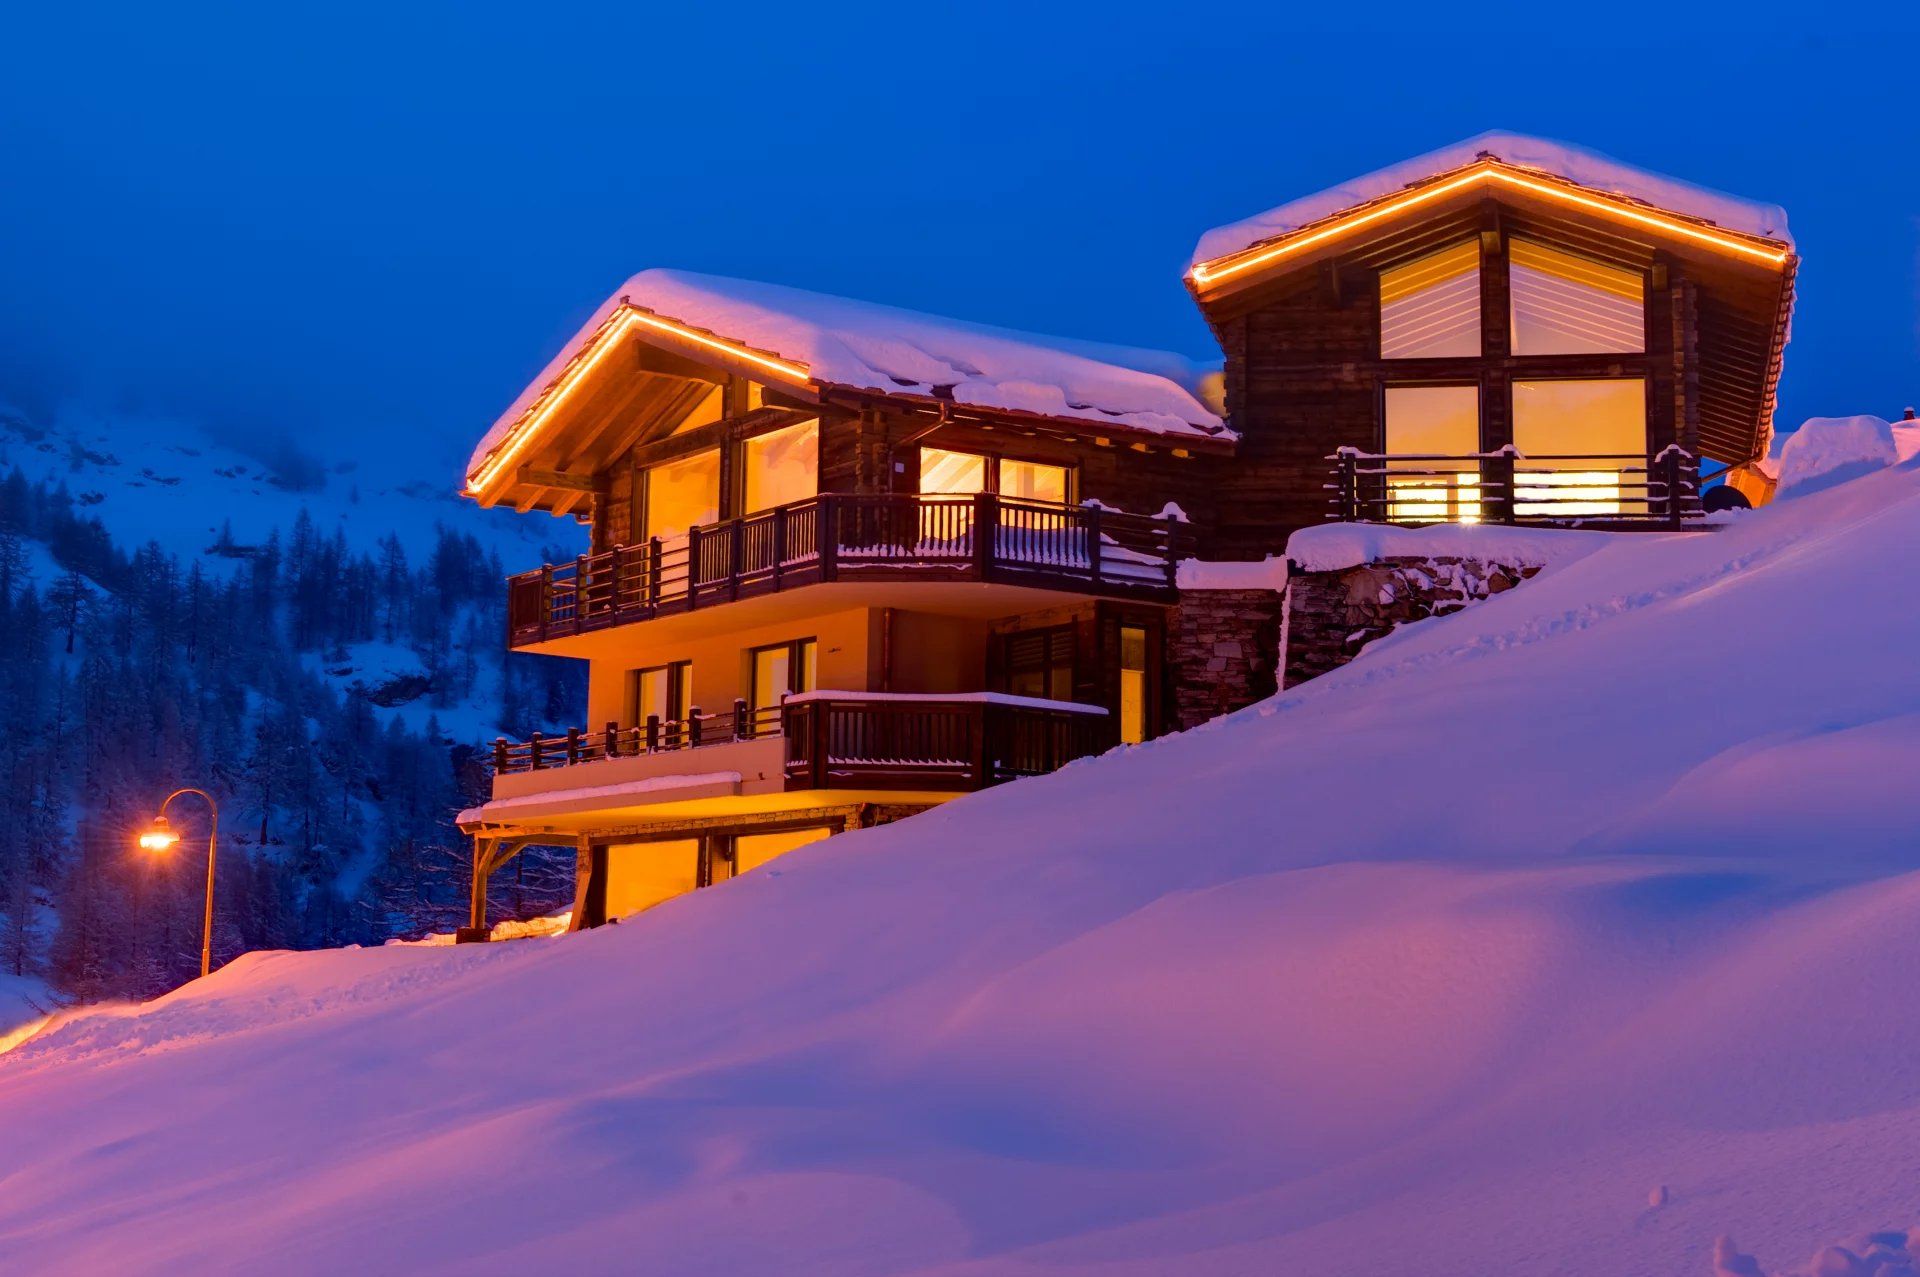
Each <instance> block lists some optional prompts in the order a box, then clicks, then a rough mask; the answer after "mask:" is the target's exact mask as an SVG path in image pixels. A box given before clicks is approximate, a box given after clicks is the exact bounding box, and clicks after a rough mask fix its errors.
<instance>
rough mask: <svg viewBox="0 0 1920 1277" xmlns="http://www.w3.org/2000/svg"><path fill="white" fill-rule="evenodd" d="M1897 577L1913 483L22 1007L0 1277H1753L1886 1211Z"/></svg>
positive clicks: (1602, 562)
mask: <svg viewBox="0 0 1920 1277" xmlns="http://www.w3.org/2000/svg"><path fill="white" fill-rule="evenodd" d="M1916 544H1920V461H1914V462H1907V463H1904V464H1902V465H1901V466H1899V467H1897V468H1894V469H1890V470H1886V471H1883V472H1880V473H1876V474H1872V475H1869V476H1867V477H1864V478H1860V479H1856V480H1853V481H1851V482H1846V483H1843V484H1840V485H1838V486H1833V487H1827V488H1821V487H1819V486H1818V485H1813V486H1811V487H1810V488H1809V489H1808V490H1806V491H1805V494H1804V495H1798V494H1796V495H1793V496H1790V497H1789V498H1787V499H1785V500H1782V501H1780V502H1777V503H1776V504H1775V505H1773V506H1772V507H1769V508H1768V509H1766V510H1763V511H1760V512H1757V513H1755V514H1753V515H1750V516H1745V517H1742V518H1739V519H1736V520H1733V521H1732V522H1730V523H1729V524H1727V525H1726V526H1724V527H1721V528H1720V529H1719V530H1717V531H1715V532H1713V533H1711V534H1704V535H1697V536H1689V537H1670V536H1644V537H1616V538H1612V539H1611V540H1610V541H1609V542H1608V543H1606V544H1604V545H1601V546H1599V547H1597V548H1594V549H1592V550H1591V552H1589V553H1586V554H1584V555H1581V556H1579V557H1577V558H1572V559H1570V560H1568V561H1563V562H1559V563H1555V564H1553V565H1551V566H1549V567H1548V568H1547V569H1546V570H1545V571H1543V572H1542V573H1541V574H1540V575H1539V576H1538V577H1536V578H1535V579H1534V580H1532V581H1530V582H1529V583H1528V584H1526V585H1525V586H1523V587H1522V588H1520V589H1517V590H1513V591H1509V592H1507V593H1505V594H1502V595H1499V596H1496V597H1495V598H1493V599H1491V600H1489V601H1487V602H1486V603H1484V604H1481V605H1479V606H1476V607H1475V608H1472V609H1470V610H1467V611H1464V612H1462V613H1459V614H1458V615H1456V616H1453V617H1450V618H1448V619H1445V620H1441V621H1434V622H1430V623H1424V624H1421V625H1417V626H1411V627H1406V628H1404V629H1402V630H1401V631H1399V632H1398V633H1396V634H1395V635H1394V636H1392V637H1390V638H1388V639H1385V640H1383V641H1381V642H1379V643H1377V644H1374V645H1373V646H1371V647H1370V648H1369V649H1368V650H1367V651H1366V652H1365V653H1364V654H1363V655H1362V656H1361V657H1360V659H1358V660H1357V661H1355V662H1354V663H1353V664H1352V665H1350V666H1347V667H1346V668H1344V669H1342V670H1340V671H1338V672H1336V673H1334V674H1331V675H1328V676H1326V677H1325V678H1323V679H1320V680H1317V681H1315V682H1313V683H1310V684H1307V685H1306V686H1304V687H1302V688H1299V689H1296V690H1294V691H1292V692H1288V693H1286V694H1283V695H1282V696H1280V697H1278V698H1276V699H1275V700H1273V701H1271V702H1268V703H1266V704H1264V705H1261V706H1257V707H1255V708H1253V709H1251V710H1248V711H1244V712H1242V713H1239V714H1236V715H1234V716H1232V717H1230V718H1228V719H1225V720H1221V721H1219V722H1217V723H1214V724H1211V725H1209V726H1206V727H1203V728H1201V729H1199V730H1196V731H1193V732H1189V733H1187V734H1185V735H1183V736H1179V737H1174V738H1169V739H1165V740H1161V741H1158V742H1154V743H1152V744H1149V745H1146V746H1143V747H1138V748H1134V749H1131V750H1126V751H1122V752H1119V753H1116V754H1115V755H1112V756H1109V757H1107V758H1104V759H1100V760H1095V761H1091V762H1085V763H1079V764H1075V765H1073V766H1070V767H1068V768H1066V769H1065V770H1064V771H1062V772H1060V773H1059V774H1057V775H1055V776H1051V777H1046V778H1042V779H1039V780H1034V781H1028V782H1021V783H1019V784H1015V785H1011V786H1008V787H1005V788H1003V789H1000V790H998V791H994V792H990V793H987V794H983V795H979V796H977V797H973V798H968V799H965V800H962V801H959V802H956V803H954V804H951V805H950V806H948V807H945V808H943V809H941V810H939V811H936V812H933V813H931V814H929V815H927V816H924V817H920V818H917V819H915V820H912V821H909V822H906V823H903V824H900V825H896V826H892V827H889V828H885V829H880V830H875V831H871V832H867V833H861V834H854V835H850V836H847V837H844V838H837V839H833V840H830V841H828V842H825V843H822V844H817V845H814V846H811V847H808V848H806V849H804V850H802V851H800V852H797V853H794V854H793V855H792V856H791V857H789V858H787V859H785V860H782V861H780V862H777V863H775V864H774V865H772V866H769V867H768V868H766V869H763V870H760V871H756V872H755V873H753V874H749V875H747V876H745V877H743V878H740V879H737V880H735V881H732V882H729V883H726V884H724V885H722V886H720V887H717V888H714V889H712V890H708V891H703V892H699V893H696V894H694V895H692V896H687V897H683V898H681V899H678V900H674V901H670V902H668V903H667V904H665V905H663V906H661V907H659V908H657V909H654V910H651V911H649V912H647V913H646V914H644V915H642V916H640V917H639V918H637V919H635V920H634V921H632V922H630V923H628V924H626V925H622V926H617V927H611V928H604V929H602V930H599V931H596V932H590V933H586V934H583V935H577V936H568V937H563V938H559V939H535V940H526V941H520V942H516V943H511V944H502V945H494V946H465V947H460V948H444V947H403V946H394V947H390V948H386V949H381V950H377V951H352V952H332V953H320V954H306V955H289V954H255V955H250V956H248V957H246V958H243V959H241V960H239V961H238V962H235V963H234V964H233V965H232V966H230V967H228V968H227V969H225V970H223V971H221V972H218V973H216V974H215V975H214V976H213V978H211V979H209V980H206V981H201V982H198V983H196V984H195V985H191V986H188V987H187V988H185V989H183V990H181V991H179V992H177V993H175V994H173V995H171V996H169V997H167V998H164V999H162V1000H160V1001H159V1002H157V1003H154V1004H151V1005H149V1006H146V1007H143V1008H139V1009H137V1010H132V1011H127V1010H121V1011H115V1012H108V1013H102V1014H98V1015H94V1016H81V1017H76V1018H71V1019H69V1020H67V1021H66V1022H64V1023H62V1024H59V1025H57V1026H56V1027H53V1028H51V1029H49V1030H47V1031H46V1032H44V1033H42V1034H41V1035H40V1036H39V1037H37V1038H35V1039H33V1040H31V1041H30V1042H28V1043H27V1044H26V1045H24V1046H22V1047H20V1048H18V1049H16V1050H14V1051H13V1052H11V1053H10V1054H7V1055H5V1056H0V1131H4V1132H5V1139H4V1140H0V1264H3V1265H4V1267H5V1268H6V1270H7V1271H8V1272H56V1271H59V1272H77V1271H107V1270H111V1271H115V1272H186V1271H195V1272H210V1271H211V1272H240V1271H275V1272H282V1273H323V1272H339V1271H377V1272H400V1271H404V1272H455V1271H472V1270H474V1269H476V1268H481V1267H484V1268H486V1269H488V1270H490V1271H512V1270H514V1269H517V1268H521V1267H526V1268H535V1267H538V1268H542V1269H545V1268H548V1267H551V1266H552V1265H554V1264H555V1263H562V1264H564V1265H565V1266H567V1267H568V1268H570V1269H573V1270H577V1271H586V1272H613V1271H622V1272H629V1271H630V1272H648V1273H672V1274H688V1273H691V1274H706V1273H712V1274H737V1273H747V1272H752V1273H817V1274H836V1275H843V1274H852V1275H858V1274H875V1273H916V1274H942V1275H943V1277H958V1275H959V1274H968V1275H972V1274H984V1273H995V1274H1018V1275H1032V1277H1038V1274H1042V1273H1044V1274H1049V1275H1050V1277H1051V1275H1053V1274H1059V1273H1066V1272H1072V1273H1097V1274H1102V1275H1105V1277H1120V1275H1123V1274H1124V1275H1126V1277H1134V1275H1143V1274H1165V1273H1181V1274H1195V1273H1197V1274H1273V1273H1287V1274H1294V1273H1299V1274H1308V1273H1316V1274H1317V1273H1361V1272H1364V1273H1367V1274H1370V1275H1372V1274H1395V1275H1397V1274H1408V1275H1409V1277H1412V1275H1414V1274H1417V1275H1418V1277H1467V1275H1469V1274H1471V1275H1472V1277H1483V1275H1484V1274H1488V1273H1502V1274H1505V1273H1512V1274H1528V1275H1530V1274H1536V1273H1538V1274H1547V1273H1552V1274H1557V1275H1563V1277H1636V1275H1645V1277H1686V1275H1688V1274H1699V1275H1701V1277H1706V1275H1707V1274H1709V1273H1711V1272H1712V1265H1713V1254H1714V1247H1715V1241H1716V1239H1717V1238H1718V1237H1720V1236H1721V1235H1723V1234H1726V1235H1731V1236H1732V1237H1734V1238H1737V1240H1738V1248H1739V1249H1738V1250H1737V1251H1735V1250H1733V1249H1731V1248H1729V1249H1727V1250H1726V1251H1725V1252H1724V1254H1726V1255H1727V1256H1735V1257H1737V1256H1738V1255H1740V1254H1751V1255H1757V1256H1759V1257H1760V1259H1761V1260H1762V1261H1763V1263H1762V1264H1761V1265H1760V1267H1761V1268H1763V1269H1764V1270H1765V1271H1774V1270H1779V1269H1786V1268H1790V1267H1791V1268H1799V1269H1804V1268H1805V1267H1806V1265H1807V1263H1808V1260H1807V1257H1808V1256H1810V1255H1813V1254H1814V1253H1815V1252H1816V1250H1818V1249H1819V1248H1820V1247H1821V1246H1824V1245H1826V1244H1828V1243H1830V1242H1832V1241H1833V1240H1834V1239H1837V1238H1846V1237H1850V1236H1853V1235H1855V1234H1860V1233H1866V1232H1871V1231H1878V1230H1883V1229H1895V1230H1898V1229H1904V1228H1906V1227H1907V1226H1909V1225H1911V1224H1913V1223H1914V1222H1915V1217H1914V1212H1915V1201H1914V1198H1913V1195H1912V1191H1911V1190H1912V1185H1913V1183H1914V1182H1915V1177H1916V1173H1920V1079H1917V1078H1916V1074H1915V1072H1914V1069H1913V1061H1914V1060H1915V1059H1916V1058H1920V1017H1916V1016H1915V1015H1914V1014H1913V1009H1914V1001H1915V994H1914V980H1913V972H1914V971H1915V970H1916V969H1920V928H1916V927H1915V926H1914V919H1915V917H1916V915H1917V914H1920V846H1917V845H1916V843H1917V842H1920V839H1917V838H1916V827H1917V822H1916V818H1915V816H1914V805H1913V802H1912V792H1911V791H1912V786H1911V784H1910V781H1909V778H1910V777H1911V776H1912V775H1913V774H1915V771H1916V769H1917V768H1920V662H1916V661H1915V660H1914V659H1913V653H1914V651H1915V650H1916V641H1917V639H1916V636H1920V594H1917V593H1916V592H1915V591H1913V590H1911V589H1909V588H1907V587H1906V584H1905V569H1904V567H1903V566H1902V565H1904V564H1906V563H1907V562H1908V561H1909V560H1910V559H1911V556H1912V553H1913V547H1914V546H1915V545H1916ZM1655 1203H1658V1204H1655Z"/></svg>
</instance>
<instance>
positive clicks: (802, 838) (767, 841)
mask: <svg viewBox="0 0 1920 1277" xmlns="http://www.w3.org/2000/svg"><path fill="white" fill-rule="evenodd" d="M832 832H833V831H832V830H830V829H821V828H815V829H790V830H787V831H785V832H783V833H777V834H741V835H739V836H738V837H736V838H735V839H734V840H733V871H734V872H735V873H736V874H743V873H747V872H749V871H750V870H754V869H758V868H759V867H760V866H761V865H764V864H766V863H767V862H768V861H769V860H772V859H773V858H774V857H776V856H784V855H786V854H787V853H788V852H790V851H798V850H799V849H800V848H802V847H804V846H806V845H807V844H808V843H814V842H819V841H820V840H821V839H822V838H825V837H826V836H827V835H829V834H830V833H832Z"/></svg>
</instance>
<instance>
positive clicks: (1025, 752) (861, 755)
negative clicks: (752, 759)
mask: <svg viewBox="0 0 1920 1277" xmlns="http://www.w3.org/2000/svg"><path fill="white" fill-rule="evenodd" d="M767 737H781V738H783V739H784V741H785V764H784V774H785V778H786V788H788V789H848V788H854V789H929V790H975V789H983V788H985V787H987V786H989V785H997V784H999V783H1001V782H1002V781H1007V780H1014V779H1017V778H1019V777H1021V776H1037V775H1041V774H1043V773H1046V772H1050V771H1053V770H1054V769H1055V768H1058V767H1060V766H1062V765H1064V764H1066V763H1069V762H1072V761H1073V760H1074V759H1076V758H1084V757H1087V756H1088V755H1090V754H1097V753H1101V752H1103V751H1104V750H1107V749H1109V748H1111V747H1112V746H1113V745H1114V744H1115V743H1117V740H1118V735H1117V733H1116V730H1115V728H1114V724H1113V720H1112V718H1111V716H1110V715H1109V714H1108V713H1107V711H1106V710H1105V709H1102V708H1101V707H1099V706H1097V705H1077V704H1072V703H1069V702H1064V701H1044V700H1034V699H1031V698H1027V697H1018V696H1003V695H1000V694H997V693H992V692H976V693H970V694H962V695H929V696H923V695H909V694H887V693H880V692H805V693H802V694H800V695H798V696H790V697H788V698H787V699H786V700H785V701H784V702H783V703H782V704H780V705H778V706H771V707H767V708H764V709H760V710H754V709H750V708H749V707H748V706H747V705H746V704H745V703H744V702H741V701H736V702H734V705H733V708H732V709H731V710H728V711H725V712H723V713H719V714H702V713H701V712H700V711H699V710H694V711H693V712H692V714H691V715H690V716H689V717H688V718H686V719H683V720H677V721H671V722H669V721H663V720H661V719H658V718H649V719H648V720H647V722H646V723H644V724H642V725H640V726H637V727H621V726H619V725H618V724H615V723H609V724H607V726H606V728H605V729H604V730H602V731H598V732H585V731H570V732H568V733H567V734H566V735H564V736H546V737H543V736H538V735H536V736H534V737H533V738H531V739H530V740H525V741H519V742H510V741H506V740H501V741H496V742H495V743H494V754H493V759H494V770H495V771H496V772H498V773H501V774H513V773H517V772H529V771H542V770H545V769H548V768H554V767H567V766H571V765H574V764H579V763H588V762H597V761H600V760H604V759H614V758H629V757H639V756H643V755H647V754H656V753H666V752H672V751H677V750H683V749H697V748H701V747H703V746H712V745H722V744H727V743H731V742H734V741H741V740H759V739H764V738H767Z"/></svg>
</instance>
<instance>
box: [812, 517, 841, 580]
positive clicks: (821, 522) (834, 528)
mask: <svg viewBox="0 0 1920 1277" xmlns="http://www.w3.org/2000/svg"><path fill="white" fill-rule="evenodd" d="M839 510H840V505H839V503H838V502H837V501H835V500H834V499H833V498H832V497H831V496H822V497H821V498H820V505H819V508H818V509H817V510H816V511H815V513H814V523H815V525H816V532H817V534H818V536H819V538H820V548H819V558H820V579H821V580H822V581H831V580H833V579H834V577H835V576H837V575H839V567H840V564H839V559H840V518H839Z"/></svg>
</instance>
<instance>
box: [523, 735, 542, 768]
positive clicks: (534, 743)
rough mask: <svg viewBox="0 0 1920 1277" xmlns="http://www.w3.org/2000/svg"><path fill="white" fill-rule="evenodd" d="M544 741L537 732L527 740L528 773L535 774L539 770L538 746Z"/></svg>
mask: <svg viewBox="0 0 1920 1277" xmlns="http://www.w3.org/2000/svg"><path fill="white" fill-rule="evenodd" d="M544 739H545V738H544V737H542V736H541V735H540V733H539V732H535V733H534V734H533V735H531V736H529V737H528V738H527V759H528V766H527V770H528V771H536V772H537V771H539V770H540V746H541V743H542V741H543V740H544Z"/></svg>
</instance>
